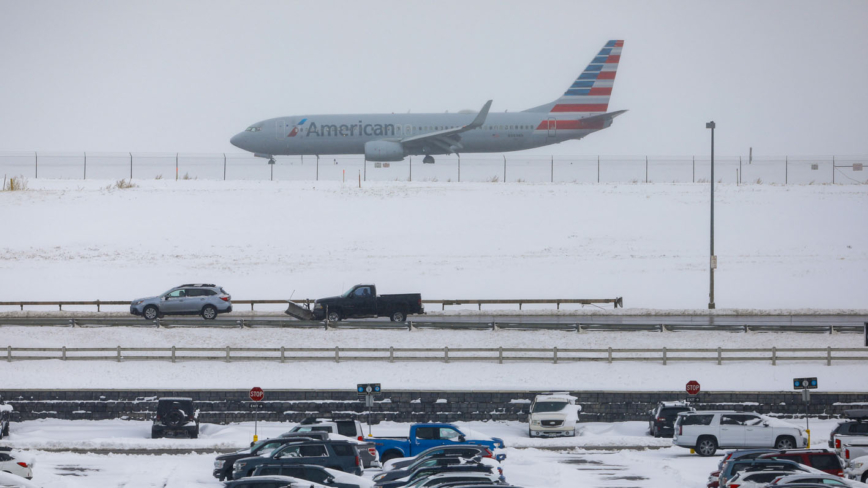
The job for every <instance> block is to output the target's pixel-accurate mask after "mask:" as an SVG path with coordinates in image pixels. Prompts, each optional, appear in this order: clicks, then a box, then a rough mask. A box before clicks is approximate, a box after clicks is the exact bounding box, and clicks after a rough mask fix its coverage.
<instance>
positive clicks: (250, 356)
mask: <svg viewBox="0 0 868 488" xmlns="http://www.w3.org/2000/svg"><path fill="white" fill-rule="evenodd" d="M233 351H234V352H235V355H234V356H233V355H232V353H233ZM106 352H110V353H112V354H111V355H95V354H93V353H106ZM16 353H29V354H26V355H21V354H19V355H16ZM33 353H38V354H33ZM215 353H216V354H215ZM287 353H289V354H287ZM842 353H850V354H852V353H859V355H843V356H842V355H840V354H842ZM691 354H692V355H691ZM48 359H54V360H61V361H117V362H123V361H171V362H173V363H175V362H178V361H223V362H227V363H228V362H238V361H272V362H281V363H285V362H287V361H334V362H336V363H339V362H341V361H379V362H390V363H394V362H412V361H415V362H424V361H428V362H444V363H450V362H465V361H476V362H497V363H499V364H503V363H504V361H506V362H550V363H554V364H557V363H559V362H587V361H595V362H607V363H613V362H616V361H618V362H623V361H640V362H662V363H663V365H664V366H665V365H666V364H668V363H669V362H672V361H677V362H691V361H693V362H716V363H717V364H718V365H721V364H723V362H724V361H727V362H738V361H767V362H771V364H772V365H773V366H774V365H777V363H778V362H779V361H824V362H825V363H826V365H827V366H831V365H832V362H833V361H868V350H866V349H864V348H833V347H826V348H777V347H773V348H771V349H745V348H736V349H730V348H720V347H718V348H716V349H711V348H704V349H669V348H665V347H664V348H662V349H615V348H611V347H609V348H606V349H574V348H564V349H561V348H557V347H554V348H550V349H547V348H507V347H488V348H468V347H456V348H449V347H442V348H416V347H413V348H406V347H404V348H398V347H388V348H382V347H381V348H374V347H334V348H318V347H308V348H288V347H265V348H263V347H237V348H232V347H229V346H227V347H224V348H221V347H176V346H172V347H170V348H158V347H121V346H118V347H115V348H111V347H59V348H58V347H11V346H7V347H6V361H7V362H12V361H34V360H48Z"/></svg>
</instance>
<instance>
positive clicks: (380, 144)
mask: <svg viewBox="0 0 868 488" xmlns="http://www.w3.org/2000/svg"><path fill="white" fill-rule="evenodd" d="M365 159H367V160H368V161H401V160H403V159H404V146H402V145H401V143H400V142H392V141H370V142H366V143H365Z"/></svg>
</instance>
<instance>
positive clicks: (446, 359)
mask: <svg viewBox="0 0 868 488" xmlns="http://www.w3.org/2000/svg"><path fill="white" fill-rule="evenodd" d="M443 361H444V362H447V363H448V362H449V346H446V347H444V348H443Z"/></svg>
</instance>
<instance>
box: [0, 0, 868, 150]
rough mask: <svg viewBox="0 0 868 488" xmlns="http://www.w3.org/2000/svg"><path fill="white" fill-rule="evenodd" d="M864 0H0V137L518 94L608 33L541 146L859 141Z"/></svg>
mask: <svg viewBox="0 0 868 488" xmlns="http://www.w3.org/2000/svg"><path fill="white" fill-rule="evenodd" d="M866 20H868V2H864V1H847V2H844V1H824V2H808V1H791V0H785V1H764V2H755V1H739V2H697V1H694V0H689V1H669V2H620V1H606V2H599V1H593V2H592V1H576V0H567V1H543V2H527V1H501V0H489V1H473V2H467V1H438V2H425V3H423V2H405V1H379V2H333V1H325V2H311V1H304V2H301V1H299V2H294V1H257V2H249V1H244V2H242V1H237V2H226V1H219V2H215V1H191V0H188V1H184V2H175V1H149V2H110V1H102V2H98V1H77V2H66V1H27V2H24V1H16V2H13V1H4V2H2V3H0V110H2V114H3V115H2V117H0V151H11V150H62V151H83V150H87V151H171V152H175V151H181V152H224V151H226V152H240V150H238V149H236V148H234V147H233V146H231V145H230V144H229V138H230V137H231V136H232V135H233V134H235V133H237V132H239V131H240V130H243V129H244V127H246V126H247V125H249V124H250V123H252V122H256V121H258V120H261V119H265V118H270V117H276V116H281V115H292V114H318V113H370V112H378V113H379V112H406V111H407V110H412V111H413V112H442V111H445V110H449V111H457V110H460V109H468V108H470V109H474V110H477V109H479V107H481V106H482V105H483V103H484V102H485V101H486V100H488V99H493V100H494V105H493V108H492V110H495V111H502V110H507V109H508V110H510V111H519V110H523V109H526V108H529V107H533V106H536V105H539V104H542V103H545V102H548V101H551V100H553V99H555V98H556V97H557V96H558V95H560V94H561V93H563V91H564V89H565V88H566V87H567V86H569V84H570V83H571V82H572V80H573V79H575V77H576V76H577V75H578V74H579V73H580V72H581V71H582V69H583V68H584V67H585V66H586V65H587V64H588V62H589V61H590V60H591V58H592V57H593V56H594V55H595V54H596V53H597V52H598V51H599V49H600V48H601V47H602V45H603V44H604V43H605V42H606V41H607V40H609V39H624V40H625V49H624V54H623V56H622V59H621V65H620V67H619V71H618V78H617V81H616V83H615V89H614V91H613V96H612V101H611V104H610V107H609V109H610V110H619V109H629V110H630V112H628V113H627V114H626V115H624V116H622V117H620V118H619V119H618V120H617V121H616V123H615V125H614V126H613V127H612V128H610V129H608V130H606V131H603V132H602V133H599V134H594V135H592V136H590V137H588V138H587V139H585V140H583V141H580V142H575V141H571V142H568V143H565V144H561V145H559V146H554V147H549V148H542V149H538V150H536V152H541V153H545V154H550V153H554V154H598V153H599V154H640V155H641V154H652V155H653V154H665V155H670V154H678V155H690V154H705V153H706V152H707V150H708V149H707V148H708V139H709V135H708V133H707V131H706V129H705V122H707V121H708V120H711V119H714V120H715V121H716V122H717V124H718V125H717V127H718V131H717V134H716V135H717V143H718V151H719V153H721V154H729V155H736V154H747V151H748V147H751V146H752V147H753V148H754V154H755V155H758V156H762V155H784V154H816V155H821V154H865V153H868V142H866V141H868V139H866V137H865V134H866V133H868V117H866V114H865V112H866V109H868V90H866V89H865V87H866V84H868V63H866V62H865V60H866V59H868V29H866V28H865V21H866Z"/></svg>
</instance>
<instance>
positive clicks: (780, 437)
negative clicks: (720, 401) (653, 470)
mask: <svg viewBox="0 0 868 488" xmlns="http://www.w3.org/2000/svg"><path fill="white" fill-rule="evenodd" d="M672 444H673V445H676V446H679V447H686V448H688V449H695V450H696V453H697V454H699V455H700V456H713V455H714V453H715V452H717V450H718V449H720V448H724V449H752V448H759V447H773V448H775V449H781V450H784V449H796V448H804V447H806V446H807V445H808V437H807V435H806V434H805V431H804V430H802V429H800V428H799V427H796V426H794V425H792V424H789V423H787V422H784V421H782V420H778V419H774V418H771V417H767V416H765V415H760V414H758V413H749V412H735V411H728V410H717V411H709V410H706V411H699V412H682V413H679V414H678V419H677V420H676V421H675V435H674V436H673V438H672Z"/></svg>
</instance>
